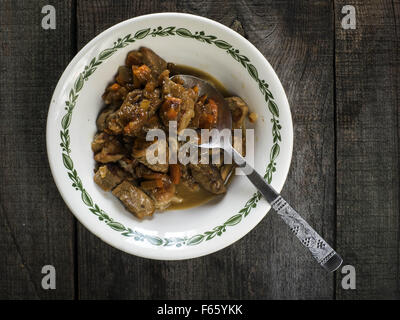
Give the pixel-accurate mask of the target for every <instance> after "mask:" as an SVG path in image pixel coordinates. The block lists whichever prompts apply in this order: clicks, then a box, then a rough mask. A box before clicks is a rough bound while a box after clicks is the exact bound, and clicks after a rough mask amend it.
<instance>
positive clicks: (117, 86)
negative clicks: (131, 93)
mask: <svg viewBox="0 0 400 320" xmlns="http://www.w3.org/2000/svg"><path fill="white" fill-rule="evenodd" d="M119 88H121V86H120V85H119V84H118V83H114V84H112V85H111V86H110V87H109V89H110V90H111V91H117V90H118V89H119Z"/></svg>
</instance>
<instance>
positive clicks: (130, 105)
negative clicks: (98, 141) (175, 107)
mask: <svg viewBox="0 0 400 320" xmlns="http://www.w3.org/2000/svg"><path fill="white" fill-rule="evenodd" d="M160 104H161V99H160V91H159V90H154V92H153V93H152V94H151V95H150V94H144V93H143V91H142V90H133V91H131V92H129V93H128V94H127V96H126V98H125V100H124V102H123V103H122V105H121V107H120V108H119V109H118V110H117V111H116V112H114V113H113V114H111V115H110V116H109V117H108V118H107V128H106V129H105V130H106V131H107V132H109V133H111V134H115V135H118V134H126V135H129V136H135V135H137V134H138V133H139V132H140V130H141V128H142V126H143V125H144V124H145V123H146V121H147V120H148V119H149V118H150V117H151V116H152V115H154V114H155V112H156V110H157V108H158V107H159V105H160Z"/></svg>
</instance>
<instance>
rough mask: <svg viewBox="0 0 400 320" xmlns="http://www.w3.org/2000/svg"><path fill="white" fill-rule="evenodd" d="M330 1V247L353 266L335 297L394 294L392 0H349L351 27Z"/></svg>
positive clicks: (397, 60) (395, 68)
mask: <svg viewBox="0 0 400 320" xmlns="http://www.w3.org/2000/svg"><path fill="white" fill-rule="evenodd" d="M346 4H348V1H335V12H336V17H337V18H336V19H335V21H336V104H337V114H336V116H337V247H338V251H339V252H340V253H341V254H342V255H343V258H344V259H345V264H350V265H353V266H354V267H355V268H356V275H357V278H356V279H357V282H356V285H357V287H356V290H343V289H342V286H341V277H340V276H339V277H338V281H337V298H339V299H377V298H380V299H381V298H386V299H399V298H400V291H399V284H400V277H399V257H400V252H399V228H400V223H399V222H400V221H399V173H400V172H399V131H398V124H399V122H398V115H399V110H400V109H399V107H400V106H399V100H398V93H399V91H398V90H399V71H400V56H399V40H400V38H399V25H398V23H399V18H400V4H399V2H398V1H372V0H370V1H361V0H359V1H352V2H351V4H352V5H353V6H354V7H355V8H356V19H357V25H356V29H355V30H344V29H342V27H341V18H342V17H343V16H344V15H343V14H341V9H342V7H343V6H344V5H346Z"/></svg>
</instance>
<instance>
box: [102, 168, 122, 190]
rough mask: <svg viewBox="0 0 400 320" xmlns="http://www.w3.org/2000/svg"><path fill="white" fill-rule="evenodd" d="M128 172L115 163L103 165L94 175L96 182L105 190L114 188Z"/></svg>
mask: <svg viewBox="0 0 400 320" xmlns="http://www.w3.org/2000/svg"><path fill="white" fill-rule="evenodd" d="M125 176H126V174H125V172H124V171H123V170H121V169H119V168H118V167H117V166H115V165H104V166H101V167H100V168H99V169H98V170H97V172H96V174H95V175H94V182H96V183H97V185H98V186H99V187H100V188H101V189H103V190H104V191H110V190H112V189H113V188H114V187H115V186H116V185H118V184H119V183H121V181H122V180H124V178H125Z"/></svg>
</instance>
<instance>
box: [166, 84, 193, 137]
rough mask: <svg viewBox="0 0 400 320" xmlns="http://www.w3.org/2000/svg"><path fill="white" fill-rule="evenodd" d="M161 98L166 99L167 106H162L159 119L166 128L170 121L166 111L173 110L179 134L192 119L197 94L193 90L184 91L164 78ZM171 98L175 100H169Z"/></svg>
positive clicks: (184, 89) (180, 86)
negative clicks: (175, 113)
mask: <svg viewBox="0 0 400 320" xmlns="http://www.w3.org/2000/svg"><path fill="white" fill-rule="evenodd" d="M163 97H164V99H166V102H165V103H168V104H169V105H167V106H165V107H164V106H163V108H162V110H161V114H160V116H161V119H162V120H163V122H164V125H165V126H168V121H169V120H171V119H169V117H168V111H169V109H171V108H173V109H174V110H175V111H176V112H177V117H176V120H177V122H178V132H180V131H181V130H183V129H185V128H186V127H187V126H188V125H189V122H190V120H191V119H192V118H193V117H194V104H195V102H196V100H197V93H196V92H195V91H194V90H193V89H190V88H189V89H186V88H185V87H183V86H182V85H181V84H178V83H175V82H174V81H172V80H171V79H169V78H164V81H163ZM171 97H172V98H176V99H171ZM178 107H179V108H178ZM173 120H175V119H173Z"/></svg>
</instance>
